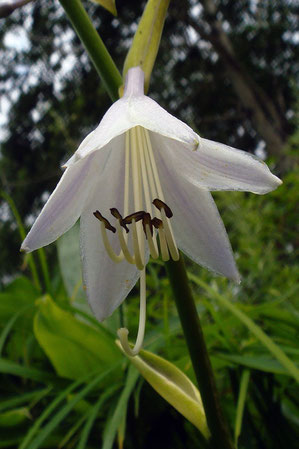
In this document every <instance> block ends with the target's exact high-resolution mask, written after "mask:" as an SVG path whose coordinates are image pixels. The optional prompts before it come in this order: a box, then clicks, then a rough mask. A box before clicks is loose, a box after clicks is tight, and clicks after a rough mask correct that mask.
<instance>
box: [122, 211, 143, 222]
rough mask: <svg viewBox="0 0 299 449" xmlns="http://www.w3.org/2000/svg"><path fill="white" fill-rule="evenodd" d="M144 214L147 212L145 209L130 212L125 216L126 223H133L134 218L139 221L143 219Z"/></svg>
mask: <svg viewBox="0 0 299 449" xmlns="http://www.w3.org/2000/svg"><path fill="white" fill-rule="evenodd" d="M144 214H145V212H144V211H143V210H141V211H139V212H134V213H133V214H130V215H128V216H127V217H125V218H124V223H125V224H131V223H132V222H133V220H135V221H136V223H137V221H140V220H143V217H144Z"/></svg>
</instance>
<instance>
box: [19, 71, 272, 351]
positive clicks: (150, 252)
mask: <svg viewBox="0 0 299 449" xmlns="http://www.w3.org/2000/svg"><path fill="white" fill-rule="evenodd" d="M143 83H144V75H143V72H142V70H141V69H140V68H138V67H135V68H132V69H130V70H129V72H128V75H127V78H126V83H125V89H124V95H123V97H122V98H121V99H120V100H118V101H117V102H116V103H114V104H113V105H112V106H111V108H110V109H109V110H108V111H107V113H106V114H105V116H104V117H103V119H102V121H101V122H100V124H99V126H98V127H97V128H96V129H95V130H94V131H93V132H91V133H90V134H89V135H88V136H87V137H86V138H85V139H84V140H83V142H82V143H81V145H80V146H79V148H78V150H77V151H76V152H75V154H74V155H73V156H72V157H71V159H70V160H69V161H68V162H67V163H66V170H65V172H64V174H63V176H62V178H61V180H60V182H59V183H58V185H57V187H56V189H55V190H54V192H53V193H52V195H51V196H50V198H49V200H48V201H47V203H46V204H45V206H44V208H43V210H42V211H41V213H40V215H39V216H38V218H37V220H36V222H35V223H34V225H33V227H32V229H31V231H30V232H29V234H28V235H27V237H26V239H25V240H24V242H23V244H22V249H23V250H25V251H33V250H35V249H37V248H40V247H42V246H44V245H48V244H49V243H51V242H53V241H54V240H56V239H57V238H58V237H59V236H60V235H61V234H63V233H64V232H66V231H67V230H68V229H70V228H71V227H72V226H73V224H74V223H75V222H76V221H77V219H78V218H79V217H80V242H81V257H82V263H83V278H84V284H85V286H86V291H87V297H88V300H89V303H90V306H91V308H92V310H93V312H94V314H95V315H96V316H97V318H98V319H99V320H103V319H104V318H106V317H107V316H109V315H110V314H111V313H112V312H113V311H114V309H115V308H116V307H117V306H118V305H119V304H120V303H121V302H122V301H123V300H124V298H125V297H126V296H127V295H128V293H129V292H130V290H131V289H132V288H133V286H134V285H135V284H136V282H137V280H138V278H139V277H140V276H141V279H140V297H141V312H140V317H141V320H140V329H139V334H138V338H137V340H138V341H137V344H136V346H135V350H134V351H133V352H134V353H135V352H137V351H138V349H139V347H140V345H141V342H142V338H143V332H144V322H145V297H146V292H145V267H146V264H147V261H148V258H149V256H150V257H152V258H154V259H156V258H158V257H161V258H162V260H164V261H167V260H169V259H170V258H171V259H173V260H177V259H178V258H179V252H178V249H181V250H182V251H183V252H184V253H185V254H186V255H187V256H189V257H190V258H191V259H192V260H194V261H195V262H197V263H198V264H200V265H203V266H205V267H207V268H209V269H210V270H212V271H213V272H215V273H218V274H221V275H224V276H226V277H228V278H230V279H233V280H235V281H237V282H238V281H239V274H238V271H237V268H236V265H235V262H234V258H233V254H232V250H231V246H230V243H229V240H228V237H227V234H226V231H225V228H224V225H223V223H222V220H221V218H220V216H219V213H218V210H217V208H216V206H215V203H214V201H213V198H212V196H211V194H210V190H242V191H250V192H254V193H259V194H263V193H267V192H269V191H271V190H273V189H275V188H276V187H277V186H278V185H279V184H280V183H281V181H280V180H279V179H278V178H277V177H276V176H274V175H272V174H271V172H270V171H269V169H268V167H267V166H266V165H265V164H264V163H263V162H262V161H260V160H259V159H257V158H256V157H254V156H252V155H250V154H248V153H245V152H242V151H239V150H236V149H234V148H231V147H228V146H226V145H223V144H220V143H216V142H212V141H210V140H207V139H203V138H201V137H199V136H198V135H197V134H196V133H195V132H194V131H193V130H192V129H191V128H189V126H187V125H186V124H185V123H183V122H181V121H180V120H178V119H176V118H175V117H173V116H172V115H170V114H169V113H167V112H166V111H165V110H164V109H162V108H161V107H160V106H159V105H158V104H157V103H156V102H155V101H153V100H151V99H150V98H149V97H147V96H145V95H144V93H143ZM119 335H120V338H121V340H122V343H123V345H124V346H125V347H126V349H127V350H128V351H130V348H129V347H128V344H127V330H124V329H122V330H121V331H120V332H119Z"/></svg>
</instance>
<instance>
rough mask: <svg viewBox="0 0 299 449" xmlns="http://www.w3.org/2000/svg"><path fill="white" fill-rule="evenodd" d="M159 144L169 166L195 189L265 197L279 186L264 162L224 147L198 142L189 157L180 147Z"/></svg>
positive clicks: (278, 182) (181, 146)
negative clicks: (229, 191)
mask: <svg viewBox="0 0 299 449" xmlns="http://www.w3.org/2000/svg"><path fill="white" fill-rule="evenodd" d="M154 138H155V136H154ZM156 141H157V137H156ZM158 142H159V143H158V144H159V146H160V148H161V151H163V152H164V153H163V154H164V156H165V158H167V157H168V158H169V162H168V163H169V164H170V165H172V166H173V167H174V169H175V167H178V169H179V172H180V173H182V175H183V176H185V177H186V178H187V179H188V180H189V181H190V182H192V183H193V184H195V185H197V186H198V187H203V188H206V189H209V190H241V191H249V192H253V193H258V194H264V193H267V192H270V191H271V190H274V189H276V188H277V187H278V186H279V185H280V184H281V181H280V179H279V178H277V177H276V176H274V175H273V174H272V173H271V172H270V170H269V168H268V167H267V165H266V164H265V163H264V162H263V161H261V160H260V159H258V158H257V157H255V156H253V155H251V154H250V153H246V152H244V151H241V150H237V149H235V148H232V147H228V146H227V145H223V144H221V143H217V142H213V141H211V140H207V139H201V140H200V145H199V147H198V149H197V150H196V151H194V152H192V153H191V152H190V151H187V149H186V147H184V145H182V144H181V143H178V142H172V141H170V140H167V139H163V138H160V139H159V141H158Z"/></svg>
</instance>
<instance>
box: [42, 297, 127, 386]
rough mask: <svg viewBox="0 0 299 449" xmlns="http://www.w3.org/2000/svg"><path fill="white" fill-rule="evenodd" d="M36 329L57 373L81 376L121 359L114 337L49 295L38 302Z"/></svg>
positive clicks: (74, 376) (68, 376) (70, 376)
mask: <svg viewBox="0 0 299 449" xmlns="http://www.w3.org/2000/svg"><path fill="white" fill-rule="evenodd" d="M34 333H35V336H36V338H37V340H38V342H39V344H40V345H41V346H42V348H43V349H44V351H45V353H46V354H47V356H48V357H49V359H50V360H51V362H52V363H53V365H54V367H55V369H56V371H57V373H58V374H59V375H60V376H62V377H67V378H69V379H79V378H81V377H82V376H84V375H85V374H86V373H87V372H89V371H92V370H98V371H101V370H102V371H105V370H106V369H107V368H108V367H109V366H110V365H112V364H115V363H116V362H117V361H119V360H120V357H121V356H120V354H119V351H118V350H117V348H116V346H115V343H114V340H113V338H112V337H111V336H110V335H109V334H108V333H107V331H106V330H105V329H104V328H103V327H101V328H100V327H98V328H97V329H95V328H93V327H91V326H88V325H87V324H85V323H83V322H81V321H79V320H78V319H77V318H75V317H74V316H73V315H71V314H70V313H68V312H65V311H64V310H62V309H61V308H59V307H58V306H57V305H56V304H55V303H54V302H53V301H52V300H51V299H50V297H49V296H46V297H44V298H43V299H42V300H41V301H40V302H39V312H38V313H37V314H36V316H35V319H34Z"/></svg>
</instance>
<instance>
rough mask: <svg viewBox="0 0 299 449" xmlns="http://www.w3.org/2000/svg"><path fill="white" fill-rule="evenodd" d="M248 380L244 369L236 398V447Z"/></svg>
mask: <svg viewBox="0 0 299 449" xmlns="http://www.w3.org/2000/svg"><path fill="white" fill-rule="evenodd" d="M249 379H250V371H249V370H247V369H246V370H244V371H243V373H242V377H241V383H240V391H239V397H238V404H237V413H236V423H235V445H236V447H237V445H238V439H239V436H240V434H241V428H242V419H243V413H244V407H245V401H246V396H247V391H248V384H249Z"/></svg>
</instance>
